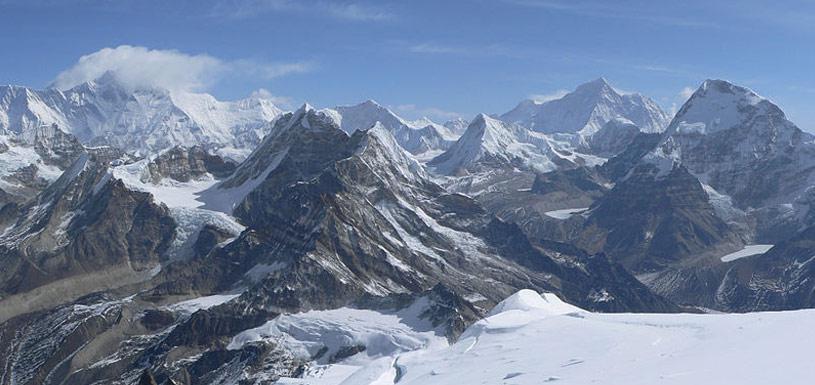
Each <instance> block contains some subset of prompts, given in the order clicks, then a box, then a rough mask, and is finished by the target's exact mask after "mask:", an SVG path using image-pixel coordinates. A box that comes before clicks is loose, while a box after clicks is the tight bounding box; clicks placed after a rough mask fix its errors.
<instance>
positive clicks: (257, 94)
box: [249, 88, 294, 109]
mask: <svg viewBox="0 0 815 385" xmlns="http://www.w3.org/2000/svg"><path fill="white" fill-rule="evenodd" d="M249 97H250V98H258V99H267V100H270V101H271V102H272V103H274V104H275V105H277V106H278V107H283V108H288V109H291V108H293V107H294V99H292V98H291V97H288V96H280V95H275V94H273V93H272V92H271V91H269V90H267V89H265V88H259V89H257V90H255V91H253V92H252V93H251V94H249Z"/></svg>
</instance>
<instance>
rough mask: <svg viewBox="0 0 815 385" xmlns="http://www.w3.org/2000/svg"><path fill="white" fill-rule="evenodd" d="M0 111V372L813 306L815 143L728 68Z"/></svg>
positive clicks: (267, 364)
mask: <svg viewBox="0 0 815 385" xmlns="http://www.w3.org/2000/svg"><path fill="white" fill-rule="evenodd" d="M0 130H1V131H2V132H0V225H1V228H2V232H0V261H1V262H2V266H3V268H2V269H0V357H3V358H2V359H0V362H2V364H3V365H0V385H12V384H13V385H28V384H93V383H99V384H102V383H104V384H128V385H129V384H137V383H139V384H221V383H240V384H243V383H246V384H263V383H273V382H274V381H277V380H278V379H279V378H281V377H286V378H288V379H287V380H285V381H289V382H283V383H310V382H309V381H312V380H314V379H319V380H320V381H323V382H319V383H330V384H334V383H340V382H341V381H342V380H344V379H346V378H347V379H349V381H350V379H354V378H356V379H359V378H362V379H363V380H364V379H367V382H364V381H363V380H360V381H362V382H358V383H366V384H367V383H374V382H373V381H374V380H376V379H377V378H380V376H383V375H386V374H387V375H390V374H391V371H393V376H394V377H393V378H407V379H411V380H412V381H418V380H416V378H418V377H416V376H417V375H418V373H419V372H415V373H414V372H408V373H407V374H405V373H404V372H401V371H403V370H404V368H403V367H402V366H400V365H401V363H402V362H403V361H402V360H403V358H402V357H404V356H400V355H401V354H402V353H406V352H408V351H412V350H417V349H425V348H427V347H429V346H431V345H433V346H435V345H434V344H439V345H440V346H443V345H445V344H447V343H448V342H450V343H452V342H455V341H456V340H458V339H459V337H460V336H461V334H462V333H465V330H468V329H467V328H468V327H469V326H470V325H472V324H473V323H474V322H476V321H477V320H478V319H480V318H482V317H485V316H489V317H490V318H488V320H493V321H494V320H496V319H499V318H502V317H505V316H502V315H501V314H503V313H507V312H513V311H515V312H517V311H524V312H526V311H533V312H539V310H540V311H550V310H551V311H560V310H562V309H569V310H568V311H567V313H570V314H571V313H575V314H576V315H574V317H576V318H575V319H583V318H581V317H588V319H589V320H595V319H596V320H600V319H604V318H603V317H605V316H601V315H596V314H589V313H587V312H584V311H583V310H581V309H578V308H575V307H574V306H579V307H580V308H582V309H586V310H589V311H595V312H660V313H672V312H679V311H685V312H707V311H711V310H715V311H736V312H747V311H757V310H785V309H800V308H809V307H813V306H815V286H814V285H815V284H814V283H813V282H815V264H813V263H812V261H813V260H814V259H813V258H812V256H813V255H815V230H813V229H814V228H815V215H813V213H812V212H811V208H812V202H813V201H815V199H813V194H812V191H815V190H813V189H812V186H815V141H813V137H812V136H811V135H810V134H808V133H805V132H803V131H801V130H800V129H799V128H797V127H796V126H795V125H794V124H793V123H792V122H790V121H789V120H787V118H786V117H785V115H784V113H783V112H782V111H781V109H780V108H779V107H778V106H776V105H775V104H773V103H772V102H770V101H769V100H767V99H765V98H762V97H761V96H759V95H757V94H756V93H755V92H753V91H751V90H749V89H747V88H744V87H740V86H737V85H733V84H731V83H728V82H726V81H722V80H708V81H705V82H704V83H703V84H702V85H701V86H700V87H699V89H698V90H697V91H696V92H695V93H694V94H693V95H692V96H691V97H690V99H689V100H688V101H687V102H686V103H685V105H684V106H683V107H682V108H681V109H680V110H679V111H678V112H677V113H676V115H675V116H673V117H670V116H668V115H667V114H666V113H665V112H664V111H662V110H661V109H660V108H659V107H658V106H657V105H656V103H654V102H653V101H651V100H650V99H648V98H646V97H644V96H641V95H639V94H624V93H621V92H619V91H617V90H615V89H614V88H613V87H612V86H611V85H609V83H608V82H607V81H606V80H604V79H599V80H596V81H592V82H590V83H587V84H584V85H581V86H579V87H577V89H576V90H575V91H574V92H572V93H569V94H567V95H565V96H563V97H562V98H559V99H557V100H552V101H548V102H544V103H537V102H533V101H524V102H521V104H519V105H518V107H516V108H515V109H513V110H512V111H509V112H507V113H505V114H502V115H497V114H494V115H488V114H479V115H477V116H476V117H475V118H474V119H472V121H470V122H466V121H463V120H460V119H459V120H454V121H450V122H446V123H444V124H437V123H435V122H432V121H430V120H429V119H422V120H419V121H410V120H406V119H403V118H401V117H399V116H398V115H397V114H395V113H394V112H393V111H391V110H390V109H388V108H387V107H384V106H381V105H379V104H377V103H376V102H374V101H365V102H363V103H360V104H357V105H353V106H339V107H334V108H323V109H318V108H315V107H312V106H310V105H308V104H305V105H303V106H302V107H300V108H298V109H297V110H295V111H290V112H286V111H282V110H281V109H279V108H278V107H277V106H275V105H274V104H273V103H272V102H271V101H270V100H268V99H263V98H259V97H251V98H248V99H244V100H240V101H234V102H223V101H217V100H216V99H214V98H213V97H211V96H209V95H206V94H192V93H178V92H170V91H167V90H163V89H158V88H156V89H137V90H131V89H128V88H126V87H123V86H122V85H121V84H120V82H118V81H117V79H116V75H115V74H113V73H108V74H105V75H104V76H102V77H101V78H99V79H97V80H94V81H92V82H88V83H84V84H81V85H79V86H76V87H74V88H72V89H70V90H66V91H59V90H54V89H47V90H32V89H29V88H25V87H16V86H7V87H0ZM522 289H532V290H534V291H537V292H548V293H550V294H547V295H545V296H544V297H542V298H535V297H534V296H533V297H529V294H528V293H529V292H528V291H525V292H521V293H527V294H516V295H514V296H513V294H514V293H516V292H518V291H519V290H522ZM510 296H511V297H510ZM506 297H510V299H509V300H507V301H504V302H501V301H502V300H503V299H504V298H506ZM524 298H525V299H524ZM530 298H531V299H530ZM557 298H562V299H563V300H564V301H566V302H568V303H569V304H571V305H569V304H566V303H562V302H560V300H557V301H555V300H556V299H557ZM527 300H530V301H533V303H531V305H530V304H529V303H527V302H528V301H527ZM550 300H551V303H550V304H549V305H546V306H544V305H541V304H540V301H550ZM499 303H500V304H501V305H499V306H498V308H497V310H493V311H492V312H490V309H492V308H493V306H495V305H496V304H499ZM527 305H529V306H532V307H531V308H529V306H527ZM533 305H534V306H533ZM538 305H540V306H538ZM518 306H521V307H523V309H521V308H518ZM524 306H526V307H524ZM527 308H528V309H527ZM535 309H537V310H535ZM552 309H554V310H552ZM558 309H560V310H558ZM513 314H514V313H513ZM536 314H537V313H536ZM558 314H559V315H562V314H564V313H562V312H560V313H558ZM579 314H582V315H579ZM495 317H498V318H495ZM664 317H669V316H664ZM612 318H613V317H612ZM524 319H525V318H524ZM660 319H662V318H660ZM664 319H665V320H667V319H668V318H664ZM490 322H492V321H490ZM513 322H514V321H513ZM604 322H605V321H604ZM666 322H667V321H666ZM510 323H512V322H510ZM483 324H484V321H482V322H481V323H479V324H476V325H482V326H483ZM621 325H622V324H621ZM510 326H511V325H510ZM479 327H480V326H474V327H473V328H470V329H469V330H468V331H467V332H466V334H465V338H469V337H472V336H474V335H478V333H479V330H480V331H481V332H484V333H486V334H490V333H492V332H491V331H484V330H486V329H483V328H481V329H479ZM704 327H709V326H704ZM710 327H712V326H710ZM488 329H489V328H488ZM639 329H642V328H638V329H637V330H639ZM490 330H492V329H490ZM536 330H537V329H536ZM541 330H543V329H541ZM592 330H593V329H592ZM640 332H641V330H640ZM604 335H606V334H604ZM608 335H611V334H608ZM488 339H489V340H491V341H492V340H494V341H498V342H501V341H500V340H499V339H495V338H493V337H490V338H488ZM485 341H486V340H485ZM498 342H496V343H498ZM461 344H462V343H461V341H459V343H458V344H454V345H452V347H451V348H450V349H457V348H458V347H460V346H461ZM473 346H475V345H473ZM471 347H472V346H471ZM468 349H469V348H468ZM475 349H477V350H480V349H486V347H476V348H475ZM404 360H405V361H404V363H405V364H406V365H408V366H406V367H407V368H408V370H410V368H412V367H413V368H421V370H423V372H422V373H424V372H425V369H426V366H427V363H426V362H423V361H421V360H415V359H408V358H404ZM397 361H398V362H397ZM343 370H347V371H349V372H348V373H345V372H343ZM337 371H339V372H337ZM337 373H339V374H337ZM399 373H401V374H399ZM411 373H412V374H411ZM343 374H344V376H343ZM330 375H336V376H338V377H337V378H333V379H332V377H330ZM354 376H356V377H354ZM371 376H373V377H371ZM400 376H402V377H400ZM369 377H370V378H369ZM512 377H513V376H510V375H509V374H507V378H505V379H509V378H512ZM383 378H384V377H383ZM300 380H302V381H301V382H297V381H300ZM334 380H336V381H334ZM314 381H316V380H314ZM388 381H390V377H389V378H388ZM395 382H397V381H396V380H394V381H391V382H388V383H395Z"/></svg>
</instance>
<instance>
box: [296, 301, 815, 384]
mask: <svg viewBox="0 0 815 385" xmlns="http://www.w3.org/2000/svg"><path fill="white" fill-rule="evenodd" d="M812 325H815V310H800V311H789V312H768V313H750V314H595V313H589V312H586V311H583V310H581V309H578V308H576V307H573V306H571V305H568V304H566V303H564V302H562V301H560V300H559V299H558V298H557V297H556V296H554V295H551V294H544V295H543V296H539V295H538V294H537V293H535V292H532V291H529V290H523V291H521V292H519V293H517V294H515V295H513V296H512V297H510V298H508V299H507V300H505V301H503V302H502V303H501V304H499V305H498V306H496V308H495V309H494V310H493V311H492V312H491V313H490V316H488V317H487V318H486V319H483V320H481V321H479V322H477V323H476V324H474V325H473V326H471V327H470V328H469V329H468V330H467V331H466V332H465V333H464V334H463V335H462V337H461V338H460V339H459V341H458V342H457V343H455V344H453V345H451V346H449V347H441V348H435V349H433V348H429V349H423V350H417V351H412V352H407V353H402V354H399V355H396V356H393V357H391V358H383V359H381V360H377V361H373V362H371V363H369V364H368V365H367V366H364V367H362V368H360V369H352V368H348V367H346V366H342V365H340V366H338V367H336V368H333V370H326V371H325V373H326V374H328V375H325V376H323V377H322V378H311V379H292V380H288V379H284V380H282V381H281V383H286V384H305V383H308V384H325V385H328V384H344V385H360V384H380V385H381V384H394V383H398V384H399V385H413V384H422V385H448V384H449V385H459V384H519V385H520V384H530V385H531V384H536V385H538V384H544V383H549V382H553V383H555V384H626V385H637V384H643V385H646V384H647V385H651V384H689V385H690V384H693V385H696V384H739V385H748V384H809V383H811V381H812V376H813V375H812V371H811V364H810V362H811V358H810V355H809V354H808V353H809V352H811V349H812V347H813V346H815V334H813V333H810V332H808V330H810V329H811V326H812ZM329 369H331V368H329Z"/></svg>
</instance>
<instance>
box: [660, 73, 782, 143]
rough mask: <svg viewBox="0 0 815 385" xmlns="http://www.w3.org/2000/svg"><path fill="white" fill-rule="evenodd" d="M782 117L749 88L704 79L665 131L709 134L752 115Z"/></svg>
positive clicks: (774, 106)
mask: <svg viewBox="0 0 815 385" xmlns="http://www.w3.org/2000/svg"><path fill="white" fill-rule="evenodd" d="M760 116H764V117H770V118H773V119H779V120H786V116H785V115H784V112H783V111H781V109H780V108H779V107H778V106H776V105H775V104H773V103H772V102H771V101H769V100H767V99H765V98H763V97H761V96H759V95H758V94H757V93H755V92H754V91H753V90H750V89H749V88H746V87H741V86H737V85H735V84H732V83H729V82H727V81H724V80H705V81H704V82H703V83H702V85H701V86H700V87H699V88H698V89H697V90H696V92H694V93H693V95H692V96H691V97H690V99H689V100H688V101H687V102H686V103H685V105H684V106H682V109H680V110H679V112H677V114H676V117H675V118H674V120H673V122H672V123H671V125H670V127H669V132H668V133H669V134H711V133H714V132H718V131H723V130H727V129H730V128H733V127H736V126H739V125H744V124H747V123H749V121H750V120H751V119H753V118H755V117H760Z"/></svg>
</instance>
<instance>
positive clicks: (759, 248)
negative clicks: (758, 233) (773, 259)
mask: <svg viewBox="0 0 815 385" xmlns="http://www.w3.org/2000/svg"><path fill="white" fill-rule="evenodd" d="M772 248H773V245H747V246H744V248H743V249H741V250H739V251H735V252H732V253H730V254H727V255H725V256H723V257H722V262H731V261H735V260H737V259H740V258H745V257H749V256H751V255H758V254H764V253H766V252H768V251H770V249H772Z"/></svg>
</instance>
